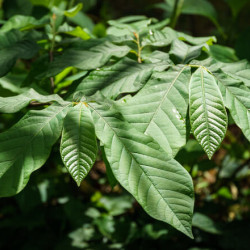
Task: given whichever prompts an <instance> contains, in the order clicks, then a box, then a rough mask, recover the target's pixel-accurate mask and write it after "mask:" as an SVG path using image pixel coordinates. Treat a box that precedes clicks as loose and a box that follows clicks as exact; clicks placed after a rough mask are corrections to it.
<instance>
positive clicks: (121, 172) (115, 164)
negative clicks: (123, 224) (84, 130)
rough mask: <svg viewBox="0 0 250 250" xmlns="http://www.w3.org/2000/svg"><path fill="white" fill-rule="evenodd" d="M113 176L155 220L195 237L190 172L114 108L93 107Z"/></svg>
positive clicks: (97, 131) (95, 121)
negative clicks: (193, 234) (132, 125)
mask: <svg viewBox="0 0 250 250" xmlns="http://www.w3.org/2000/svg"><path fill="white" fill-rule="evenodd" d="M90 107H91V108H92V114H93V118H94V123H95V128H96V134H97V137H98V138H99V139H100V141H101V143H102V144H103V146H104V149H105V153H106V157H107V159H108V161H109V163H110V166H111V168H112V170H113V173H114V175H115V177H116V178H117V180H118V181H119V182H120V183H121V185H122V186H123V187H124V188H125V189H127V190H128V191H129V192H130V193H131V194H132V195H133V196H134V197H135V198H136V200H137V201H138V202H139V203H140V204H141V206H142V207H143V208H144V209H145V211H146V212H147V213H148V214H149V215H151V216H152V217H153V218H156V219H158V220H161V221H164V222H166V223H169V224H170V225H172V226H173V227H175V228H176V229H178V230H179V231H181V232H183V233H184V234H186V235H188V236H189V237H192V231H191V220H192V212H193V184H192V180H191V177H190V175H189V174H188V173H187V171H186V170H185V169H184V168H183V167H182V166H181V165H180V164H179V163H178V162H177V161H175V160H174V159H173V158H170V157H168V156H167V154H166V153H165V151H163V150H162V149H161V148H160V147H159V145H158V144H156V143H155V142H154V141H153V140H152V139H151V138H150V137H149V136H147V135H144V134H142V133H140V132H139V131H137V130H135V129H133V128H132V127H131V125H129V124H128V123H126V122H124V121H123V119H122V117H121V116H120V115H119V114H118V113H117V111H116V110H115V109H114V107H110V106H109V105H107V106H100V105H97V104H90Z"/></svg>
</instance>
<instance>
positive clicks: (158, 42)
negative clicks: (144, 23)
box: [142, 27, 177, 47]
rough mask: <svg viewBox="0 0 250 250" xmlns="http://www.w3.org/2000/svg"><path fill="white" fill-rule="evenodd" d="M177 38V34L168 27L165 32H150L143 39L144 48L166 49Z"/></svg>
mask: <svg viewBox="0 0 250 250" xmlns="http://www.w3.org/2000/svg"><path fill="white" fill-rule="evenodd" d="M176 38H177V32H176V31H174V30H173V29H171V28H169V27H166V28H164V29H163V30H153V31H152V30H150V31H149V34H148V35H147V36H146V37H144V38H143V39H142V46H148V45H150V46H156V47H165V46H168V45H169V44H171V43H172V42H173V40H174V39H176Z"/></svg>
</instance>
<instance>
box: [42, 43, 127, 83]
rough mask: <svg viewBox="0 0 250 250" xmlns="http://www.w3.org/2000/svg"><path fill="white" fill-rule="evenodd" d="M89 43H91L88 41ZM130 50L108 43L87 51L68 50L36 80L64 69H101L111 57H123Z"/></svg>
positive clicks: (92, 47) (94, 46)
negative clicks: (71, 67)
mask: <svg viewBox="0 0 250 250" xmlns="http://www.w3.org/2000/svg"><path fill="white" fill-rule="evenodd" d="M89 42H90V43H91V42H92V41H91V40H89ZM129 51H130V48H129V47H128V46H117V45H114V44H112V43H110V42H107V41H106V42H103V43H101V44H98V45H95V42H93V46H90V48H89V49H88V50H82V49H80V48H79V49H69V50H66V51H65V52H64V53H63V54H62V55H61V56H59V57H56V58H55V60H54V61H53V62H52V63H51V64H50V65H49V66H48V70H47V71H46V72H44V73H42V74H41V75H39V76H38V78H43V77H51V76H55V75H57V74H59V73H60V72H61V71H63V70H64V69H65V68H67V67H70V66H73V67H75V68H78V69H81V70H92V69H96V68H100V67H102V66H103V65H104V64H106V63H107V62H108V61H109V60H110V58H111V57H113V56H115V57H118V58H121V57H124V56H125V55H126V54H127V53H128V52H129Z"/></svg>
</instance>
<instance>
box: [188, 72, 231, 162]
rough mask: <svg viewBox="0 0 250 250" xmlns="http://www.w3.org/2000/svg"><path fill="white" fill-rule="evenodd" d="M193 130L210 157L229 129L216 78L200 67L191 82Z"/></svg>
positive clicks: (191, 119) (190, 99)
mask: <svg viewBox="0 0 250 250" xmlns="http://www.w3.org/2000/svg"><path fill="white" fill-rule="evenodd" d="M189 105H190V106H189V111H190V123H191V129H192V132H193V134H194V136H195V138H196V139H197V141H198V142H199V143H200V144H201V146H202V147H203V149H204V150H205V152H206V153H207V155H208V157H209V159H211V157H212V156H213V154H214V152H215V151H216V149H217V148H218V147H219V146H220V144H221V142H222V140H223V138H224V136H225V133H226V130H227V113H226V110H225V107H224V103H223V99H222V96H221V93H220V89H219V87H218V85H217V83H216V80H215V78H214V77H213V76H212V75H211V74H210V73H208V72H207V71H206V70H205V69H203V68H202V67H200V68H199V69H197V70H196V71H195V73H194V74H193V75H192V77H191V80H190V84H189Z"/></svg>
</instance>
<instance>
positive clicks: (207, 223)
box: [193, 213, 222, 234]
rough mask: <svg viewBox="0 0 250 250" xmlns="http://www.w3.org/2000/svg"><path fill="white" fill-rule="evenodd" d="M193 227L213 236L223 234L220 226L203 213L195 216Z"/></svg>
mask: <svg viewBox="0 0 250 250" xmlns="http://www.w3.org/2000/svg"><path fill="white" fill-rule="evenodd" d="M193 226H194V227H197V228H199V229H201V230H203V231H205V232H208V233H211V234H221V233H222V231H221V229H220V228H219V226H218V225H217V224H216V223H215V222H214V221H213V220H212V219H210V218H209V217H208V216H206V215H204V214H201V213H195V214H194V217H193Z"/></svg>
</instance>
